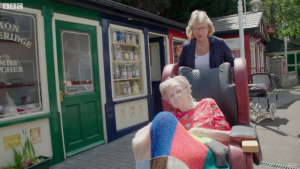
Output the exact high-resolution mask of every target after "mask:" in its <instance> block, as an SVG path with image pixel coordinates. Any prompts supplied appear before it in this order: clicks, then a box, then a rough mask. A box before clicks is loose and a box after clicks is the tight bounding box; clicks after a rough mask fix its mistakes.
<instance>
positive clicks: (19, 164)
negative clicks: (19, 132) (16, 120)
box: [1, 130, 44, 169]
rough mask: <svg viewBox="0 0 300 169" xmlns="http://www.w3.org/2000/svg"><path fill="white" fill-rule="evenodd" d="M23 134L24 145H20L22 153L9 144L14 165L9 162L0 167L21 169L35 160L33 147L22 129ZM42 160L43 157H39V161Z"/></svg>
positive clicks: (3, 168)
mask: <svg viewBox="0 0 300 169" xmlns="http://www.w3.org/2000/svg"><path fill="white" fill-rule="evenodd" d="M23 135H24V136H25V143H24V146H22V154H21V153H20V152H19V151H17V150H16V149H15V148H14V147H13V146H12V145H10V147H11V149H12V151H13V153H14V159H15V165H13V166H12V165H11V164H9V165H8V166H6V167H2V168H1V169H23V168H25V167H28V166H30V165H33V164H34V163H36V162H37V159H36V156H35V150H34V147H33V145H32V143H31V141H30V140H29V138H28V136H27V132H26V131H24V130H23ZM43 160H44V159H41V160H40V161H43Z"/></svg>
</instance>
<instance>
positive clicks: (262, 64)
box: [260, 47, 265, 67]
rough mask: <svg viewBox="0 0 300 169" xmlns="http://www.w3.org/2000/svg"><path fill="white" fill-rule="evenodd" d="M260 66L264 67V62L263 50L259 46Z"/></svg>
mask: <svg viewBox="0 0 300 169" xmlns="http://www.w3.org/2000/svg"><path fill="white" fill-rule="evenodd" d="M260 66H261V67H265V62H264V50H263V48H262V47H261V48H260Z"/></svg>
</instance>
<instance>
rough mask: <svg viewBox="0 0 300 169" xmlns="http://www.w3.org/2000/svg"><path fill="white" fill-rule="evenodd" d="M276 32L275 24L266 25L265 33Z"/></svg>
mask: <svg viewBox="0 0 300 169" xmlns="http://www.w3.org/2000/svg"><path fill="white" fill-rule="evenodd" d="M275 32H276V25H275V24H273V25H267V33H275Z"/></svg>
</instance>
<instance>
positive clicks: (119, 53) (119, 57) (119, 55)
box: [115, 45, 124, 61]
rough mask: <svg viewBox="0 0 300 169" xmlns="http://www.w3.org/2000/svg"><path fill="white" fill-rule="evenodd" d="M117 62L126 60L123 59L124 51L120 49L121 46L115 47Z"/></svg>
mask: <svg viewBox="0 0 300 169" xmlns="http://www.w3.org/2000/svg"><path fill="white" fill-rule="evenodd" d="M115 60H118V61H122V60H124V58H123V50H122V48H121V47H120V45H116V46H115Z"/></svg>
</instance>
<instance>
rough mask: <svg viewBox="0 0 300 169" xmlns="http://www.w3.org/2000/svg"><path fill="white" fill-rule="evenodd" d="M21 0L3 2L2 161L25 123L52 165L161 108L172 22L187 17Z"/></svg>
mask: <svg viewBox="0 0 300 169" xmlns="http://www.w3.org/2000/svg"><path fill="white" fill-rule="evenodd" d="M13 2H15V1H13ZM3 3H12V2H11V1H9V0H4V2H3ZM18 3H23V9H2V4H0V6H1V8H0V57H1V58H0V78H1V79H0V84H1V88H0V93H1V99H0V103H1V105H0V133H1V134H0V154H4V155H5V156H4V158H1V159H0V167H1V166H6V165H8V164H9V163H11V164H13V163H14V156H13V151H12V149H11V147H10V146H9V145H10V144H12V145H13V147H14V148H15V149H16V150H18V151H20V150H21V148H22V146H21V145H23V144H24V140H25V137H24V135H23V133H22V131H26V132H27V133H28V135H29V137H30V140H31V142H32V143H33V146H34V148H35V151H36V155H44V156H48V157H53V159H52V160H51V165H53V164H56V163H59V162H61V161H63V160H64V159H65V158H68V157H70V156H72V155H74V154H77V153H79V152H82V151H85V150H87V149H90V148H92V147H95V146H97V145H100V144H103V143H107V142H110V141H113V140H115V139H117V138H119V137H122V136H124V135H126V134H128V133H130V132H132V131H136V130H137V129H139V128H141V127H142V126H145V125H146V124H148V123H149V122H150V121H152V120H153V117H154V116H155V115H156V114H157V113H158V112H159V111H161V110H162V105H161V95H160V92H159V83H160V81H161V72H162V70H163V67H164V66H165V65H166V64H168V63H170V60H171V58H170V51H169V50H167V49H169V47H170V46H172V48H173V38H172V45H170V44H169V39H168V38H169V35H168V29H170V28H173V29H174V28H175V30H176V31H179V32H180V31H184V28H185V25H183V24H179V23H176V22H173V21H170V20H167V19H164V18H161V17H158V16H156V15H153V16H152V14H151V16H148V15H149V14H148V13H147V12H142V13H141V14H140V15H139V14H137V13H136V11H133V10H132V12H131V13H130V12H127V15H121V14H120V12H119V11H118V9H111V10H105V9H104V8H103V4H104V3H100V2H99V3H97V4H94V3H92V2H87V1H85V2H82V1H80V2H79V1H78V2H77V1H76V3H75V2H71V1H70V2H59V1H35V0H31V1H25V0H20V1H18ZM82 6H85V8H82ZM119 10H121V9H119ZM139 12H140V11H139ZM132 18H133V20H132ZM150 18H151V19H152V20H150ZM176 40H178V39H176V38H174V42H175V41H176ZM179 41H180V42H178V43H181V42H182V40H181V39H179ZM176 42H177V41H176ZM172 52H173V51H172ZM177 53H178V52H177Z"/></svg>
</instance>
